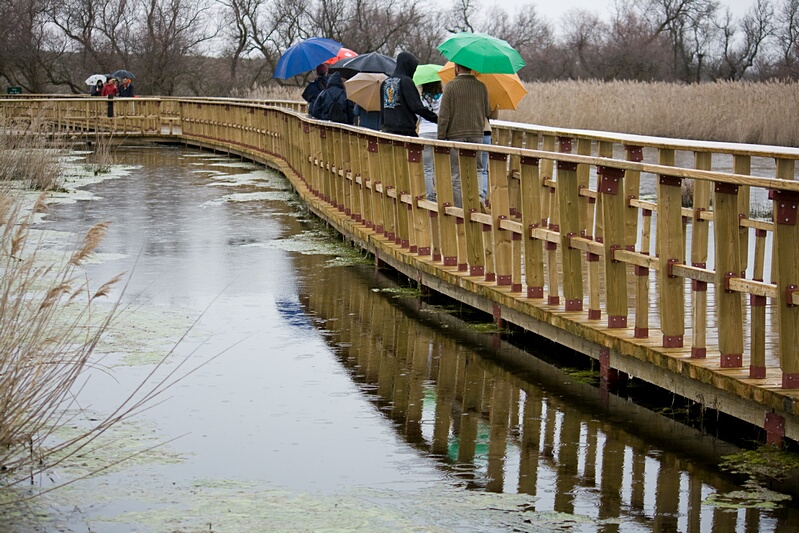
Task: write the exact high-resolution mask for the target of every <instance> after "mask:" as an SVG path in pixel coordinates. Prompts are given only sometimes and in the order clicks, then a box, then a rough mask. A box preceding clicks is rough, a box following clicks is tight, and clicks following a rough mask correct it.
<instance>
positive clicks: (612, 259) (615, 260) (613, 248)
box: [609, 244, 622, 263]
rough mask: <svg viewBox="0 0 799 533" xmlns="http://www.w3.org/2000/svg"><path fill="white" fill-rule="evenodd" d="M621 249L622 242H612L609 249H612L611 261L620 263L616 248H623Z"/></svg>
mask: <svg viewBox="0 0 799 533" xmlns="http://www.w3.org/2000/svg"><path fill="white" fill-rule="evenodd" d="M621 249H622V246H621V244H611V245H610V247H609V251H610V262H611V263H618V262H619V260H618V259H616V250H621Z"/></svg>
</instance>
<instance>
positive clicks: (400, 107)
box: [380, 52, 438, 137]
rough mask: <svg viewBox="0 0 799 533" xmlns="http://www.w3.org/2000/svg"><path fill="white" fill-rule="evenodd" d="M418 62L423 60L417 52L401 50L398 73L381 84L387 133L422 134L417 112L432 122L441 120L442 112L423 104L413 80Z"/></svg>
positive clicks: (383, 121) (381, 107)
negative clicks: (439, 112)
mask: <svg viewBox="0 0 799 533" xmlns="http://www.w3.org/2000/svg"><path fill="white" fill-rule="evenodd" d="M418 65H419V60H418V59H416V57H415V56H414V55H413V54H411V53H410V52H400V54H399V55H398V56H397V68H396V69H394V73H393V74H392V75H391V76H390V77H388V78H386V79H385V80H383V83H382V84H380V122H381V123H382V125H383V126H382V128H383V131H384V132H386V133H394V134H397V135H408V136H411V137H418V135H417V134H416V121H417V119H416V117H417V115H418V116H420V117H423V118H424V119H425V120H427V121H429V122H433V123H436V122H438V115H436V114H435V113H434V112H433V111H431V110H429V109H427V108H426V107H425V106H424V105H422V99H421V98H420V97H419V91H418V90H417V89H416V85H415V84H414V83H413V74H414V73H415V72H416V67H417V66H418Z"/></svg>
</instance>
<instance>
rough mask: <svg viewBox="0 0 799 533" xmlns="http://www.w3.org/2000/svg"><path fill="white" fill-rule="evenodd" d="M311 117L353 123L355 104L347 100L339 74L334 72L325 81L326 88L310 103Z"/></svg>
mask: <svg viewBox="0 0 799 533" xmlns="http://www.w3.org/2000/svg"><path fill="white" fill-rule="evenodd" d="M310 114H311V116H312V117H313V118H318V119H320V120H330V121H333V122H339V123H341V124H355V104H354V103H353V102H351V101H350V100H347V92H346V91H345V90H344V82H343V81H341V74H340V73H338V72H334V73H333V74H331V75H330V79H328V82H327V89H325V90H324V91H322V92H321V93H319V95H318V96H317V97H316V99H315V100H314V101H313V104H311V109H310Z"/></svg>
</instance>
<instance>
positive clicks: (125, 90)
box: [119, 78, 134, 98]
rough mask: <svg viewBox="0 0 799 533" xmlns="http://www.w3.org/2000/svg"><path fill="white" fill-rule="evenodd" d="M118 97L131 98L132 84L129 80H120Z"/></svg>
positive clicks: (132, 94)
mask: <svg viewBox="0 0 799 533" xmlns="http://www.w3.org/2000/svg"><path fill="white" fill-rule="evenodd" d="M119 96H126V97H128V98H133V96H134V93H133V82H132V81H130V78H122V84H121V85H120V86H119Z"/></svg>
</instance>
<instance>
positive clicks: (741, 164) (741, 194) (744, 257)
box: [732, 154, 752, 278]
mask: <svg viewBox="0 0 799 533" xmlns="http://www.w3.org/2000/svg"><path fill="white" fill-rule="evenodd" d="M732 171H733V173H735V174H745V175H749V174H750V173H751V172H752V157H751V156H748V155H738V154H736V155H735V156H734V157H733V162H732ZM749 200H750V191H749V185H740V186H739V187H738V218H739V219H741V220H744V219H748V218H749V215H750V212H751V208H750V204H749ZM738 232H739V233H740V235H739V236H738V246H739V247H740V250H741V277H742V278H745V277H746V269H747V268H748V266H749V228H747V227H745V226H740V227H739V228H738Z"/></svg>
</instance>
